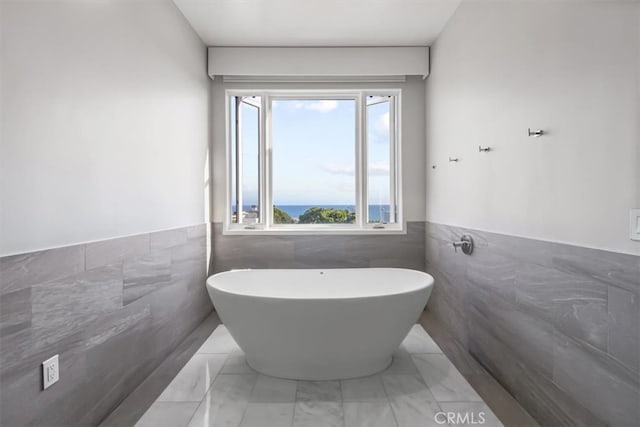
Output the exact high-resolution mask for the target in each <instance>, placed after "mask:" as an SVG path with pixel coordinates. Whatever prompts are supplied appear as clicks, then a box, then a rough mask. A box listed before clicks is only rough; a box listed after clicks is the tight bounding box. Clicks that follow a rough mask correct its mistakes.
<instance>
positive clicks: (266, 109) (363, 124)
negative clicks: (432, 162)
mask: <svg viewBox="0 0 640 427" xmlns="http://www.w3.org/2000/svg"><path fill="white" fill-rule="evenodd" d="M238 96H260V97H261V107H260V108H258V112H259V114H258V117H259V124H258V126H259V131H258V139H259V140H258V147H259V161H258V163H259V167H258V169H259V171H258V177H259V192H258V193H259V204H260V202H262V204H263V205H264V207H263V206H260V207H259V221H260V222H259V223H257V224H246V223H241V222H239V223H232V222H231V219H232V218H231V217H232V214H231V210H232V209H231V207H232V205H233V193H232V186H233V180H234V179H236V177H232V176H231V173H232V170H233V169H232V162H233V161H234V159H233V156H232V148H231V145H232V144H236V141H231V136H232V132H231V123H230V119H231V111H230V108H231V99H232V97H238ZM367 96H391V97H392V98H391V101H390V105H389V122H390V127H389V138H390V142H389V143H390V158H389V163H390V164H389V177H390V181H391V183H390V200H389V203H390V206H393V207H391V209H394V210H395V216H396V222H395V223H388V224H381V223H368V222H367V221H368V215H369V214H368V211H369V209H368V195H369V193H368V188H367V181H368V167H367V166H368V165H367V162H368V156H367V143H368V141H367V130H368V128H367V111H366V107H367V102H366V99H367ZM295 99H303V100H315V99H317V100H326V99H338V100H339V99H353V100H355V101H356V102H355V110H356V113H355V118H354V120H355V134H356V138H355V144H354V145H355V163H356V164H355V173H354V174H355V185H356V194H355V196H356V220H355V222H354V223H352V224H304V225H291V224H273V223H272V221H273V206H274V205H273V200H272V196H273V192H272V190H273V188H272V185H273V173H272V169H273V168H272V166H273V158H272V149H273V145H272V135H271V128H270V126H271V116H272V101H273V100H295ZM401 109H402V89H400V88H381V89H376V88H373V89H359V88H353V89H226V90H225V154H226V161H225V165H226V168H225V169H226V170H225V180H226V182H225V190H226V197H225V205H226V206H225V218H224V226H223V234H343V235H344V234H363V233H364V234H405V233H406V223H405V220H404V216H403V202H402V196H403V195H402V135H401V130H402V123H401V120H402V111H401ZM236 132H237V130H236ZM239 185H241V183H238V182H236V187H238V186H239ZM236 210H237V211H238V213H237V215H240V212H241V211H242V208H241V207H236ZM392 212H394V211H393V210H392Z"/></svg>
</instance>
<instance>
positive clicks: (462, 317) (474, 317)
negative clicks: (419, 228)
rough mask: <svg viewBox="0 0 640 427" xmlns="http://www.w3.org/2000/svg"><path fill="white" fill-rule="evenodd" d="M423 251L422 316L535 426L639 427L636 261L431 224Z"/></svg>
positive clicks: (639, 276) (639, 262) (639, 281)
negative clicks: (461, 248) (462, 247)
mask: <svg viewBox="0 0 640 427" xmlns="http://www.w3.org/2000/svg"><path fill="white" fill-rule="evenodd" d="M464 233H467V234H470V235H472V236H473V238H474V240H475V244H476V248H475V251H474V253H473V254H472V255H471V256H466V255H463V254H461V253H455V252H454V251H453V247H452V246H451V242H452V241H453V240H457V239H458V238H459V237H460V236H461V235H462V234H464ZM425 246H426V270H427V271H428V272H429V273H431V274H432V275H433V276H434V277H435V279H436V284H435V287H434V291H433V293H432V295H431V299H430V300H429V303H428V305H427V307H428V310H429V311H430V312H432V313H433V314H434V315H435V316H436V317H437V318H438V319H439V320H441V321H442V322H444V323H446V324H447V325H448V327H449V328H450V330H451V332H452V333H453V334H454V335H455V336H456V337H457V339H458V340H459V341H460V342H461V343H462V344H463V346H465V347H466V348H467V349H468V351H469V352H470V353H471V354H472V355H473V356H475V357H476V358H477V359H478V360H479V361H480V362H481V363H482V364H483V365H484V366H485V367H486V368H487V369H488V370H489V371H490V372H491V373H492V374H493V375H494V376H495V377H496V378H497V379H498V380H499V381H500V382H501V383H502V384H503V385H504V386H505V388H507V389H508V390H509V391H510V392H511V393H512V394H513V395H514V396H515V397H516V398H517V399H518V400H519V401H520V403H521V404H522V405H523V406H524V407H525V408H526V409H527V410H528V411H529V412H530V413H531V414H532V415H533V416H534V417H536V418H537V419H538V421H539V422H540V423H541V424H542V425H546V426H559V425H567V426H569V425H585V426H591V425H609V426H635V425H639V424H640V257H638V256H633V255H625V254H619V253H613V252H606V251H600V250H594V249H587V248H582V247H575V246H570V245H563V244H557V243H550V242H543V241H538V240H532V239H524V238H519V237H513V236H506V235H500V234H494V233H487V232H481V231H477V230H470V229H461V228H457V227H451V226H445V225H440V224H433V223H427V224H426V241H425Z"/></svg>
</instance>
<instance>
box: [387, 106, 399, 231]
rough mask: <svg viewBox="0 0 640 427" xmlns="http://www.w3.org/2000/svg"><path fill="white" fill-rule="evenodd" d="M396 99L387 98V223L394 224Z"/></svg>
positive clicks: (395, 204)
mask: <svg viewBox="0 0 640 427" xmlns="http://www.w3.org/2000/svg"><path fill="white" fill-rule="evenodd" d="M396 141H397V138H396V97H395V96H391V97H390V98H389V186H390V188H389V222H390V223H395V222H396V206H397V203H396V191H397V189H398V186H397V175H396V168H397V161H396Z"/></svg>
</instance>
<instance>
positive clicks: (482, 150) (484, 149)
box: [478, 145, 491, 153]
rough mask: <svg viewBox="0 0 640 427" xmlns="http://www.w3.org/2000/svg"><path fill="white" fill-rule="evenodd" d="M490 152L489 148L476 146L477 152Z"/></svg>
mask: <svg viewBox="0 0 640 427" xmlns="http://www.w3.org/2000/svg"><path fill="white" fill-rule="evenodd" d="M489 151H491V147H483V146H482V145H478V152H480V153H486V152H489Z"/></svg>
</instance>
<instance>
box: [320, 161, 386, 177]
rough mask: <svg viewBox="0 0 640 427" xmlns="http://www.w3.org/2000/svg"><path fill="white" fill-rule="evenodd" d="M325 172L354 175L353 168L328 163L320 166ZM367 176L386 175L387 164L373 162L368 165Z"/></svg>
mask: <svg viewBox="0 0 640 427" xmlns="http://www.w3.org/2000/svg"><path fill="white" fill-rule="evenodd" d="M322 169H324V170H325V171H327V172H329V173H331V174H334V175H353V174H354V173H355V166H349V165H337V164H335V163H329V164H326V165H323V166H322ZM368 169H369V175H375V176H380V175H388V174H389V163H387V162H373V163H371V164H369V168H368Z"/></svg>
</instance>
